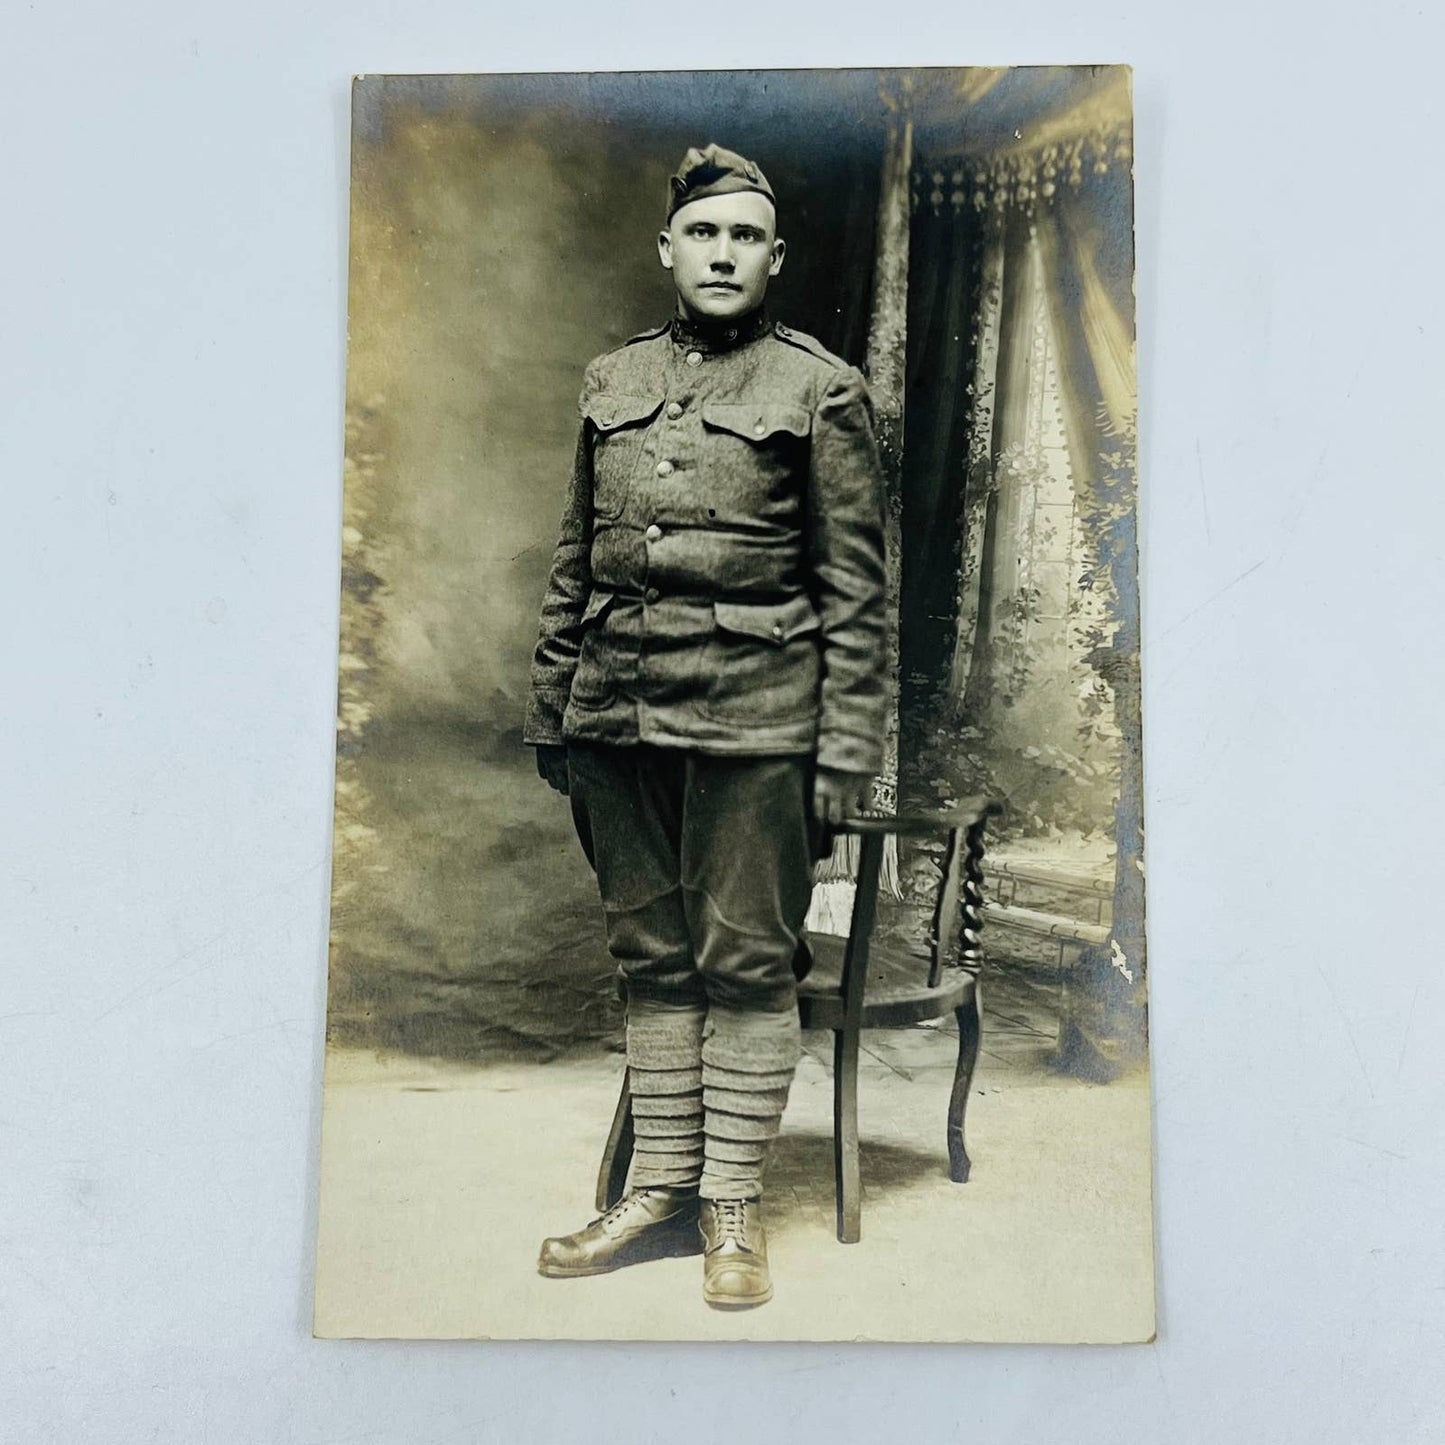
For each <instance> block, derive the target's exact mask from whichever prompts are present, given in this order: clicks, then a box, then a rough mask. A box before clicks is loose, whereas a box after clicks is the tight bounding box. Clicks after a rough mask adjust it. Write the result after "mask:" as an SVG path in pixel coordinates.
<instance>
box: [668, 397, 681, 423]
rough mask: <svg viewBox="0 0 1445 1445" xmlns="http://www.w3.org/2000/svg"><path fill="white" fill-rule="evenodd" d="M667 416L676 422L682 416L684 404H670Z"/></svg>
mask: <svg viewBox="0 0 1445 1445" xmlns="http://www.w3.org/2000/svg"><path fill="white" fill-rule="evenodd" d="M667 414H668V416H669V417H671V418H672V420H673V421H676V420H677V419H678V417H680V416H681V415H682V403H681V402H680V401H670V402H668V404H667Z"/></svg>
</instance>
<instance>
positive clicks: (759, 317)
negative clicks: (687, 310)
mask: <svg viewBox="0 0 1445 1445" xmlns="http://www.w3.org/2000/svg"><path fill="white" fill-rule="evenodd" d="M772 325H773V322H772V318H771V317H770V316H769V315H768V308H767V306H766V305H762V306H759V307H758V308H757V309H756V310H755V311H749V312H748V314H747V315H746V316H730V317H727V318H725V319H724V320H721V321H693V320H691V319H690V318H688V317H685V316H674V317H673V318H672V323H671V327H670V329H671V331H672V339H673V341H674V342H676V343H677V345H679V346H685V347H687V348H688V349H689V350H692V351H706V352H718V351H732V350H734V349H735V348H736V347H739V346H746V345H747V344H748V342H750V341H756V340H757V339H758V337H760V336H762V335H763V334H764V333H765V332H767V331H770V330H771V329H772Z"/></svg>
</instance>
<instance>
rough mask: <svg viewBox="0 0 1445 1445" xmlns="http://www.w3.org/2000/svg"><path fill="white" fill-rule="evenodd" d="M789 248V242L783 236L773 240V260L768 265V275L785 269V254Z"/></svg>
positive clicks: (773, 274) (774, 274)
mask: <svg viewBox="0 0 1445 1445" xmlns="http://www.w3.org/2000/svg"><path fill="white" fill-rule="evenodd" d="M787 249H788V244H787V242H786V241H784V240H783V238H782V237H781V236H779V237H778V239H777V240H776V241H774V242H773V261H772V264H771V265H770V266H769V267H768V275H769V276H776V275H777V274H778V272H779V271H781V270H782V269H783V256H784V253H785V252H786V251H787Z"/></svg>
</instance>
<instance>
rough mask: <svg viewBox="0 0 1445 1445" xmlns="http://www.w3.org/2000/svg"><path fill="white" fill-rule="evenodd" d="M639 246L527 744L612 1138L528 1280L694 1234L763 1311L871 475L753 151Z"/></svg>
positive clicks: (544, 621)
mask: <svg viewBox="0 0 1445 1445" xmlns="http://www.w3.org/2000/svg"><path fill="white" fill-rule="evenodd" d="M657 247H658V254H659V257H660V258H661V261H662V265H663V266H664V267H665V268H666V269H667V270H668V271H670V272H671V274H672V280H673V283H674V285H675V287H676V290H677V307H676V313H675V314H674V316H673V317H672V318H671V320H670V321H668V322H667V323H666V324H664V325H661V326H657V327H655V328H653V329H651V330H648V331H644V332H642V333H641V334H640V335H637V336H634V337H633V338H632V339H631V340H630V341H628V342H627V343H626V344H625V345H623V346H621V347H619V348H618V349H617V350H615V351H611V352H608V353H607V354H605V355H603V356H599V357H598V358H596V360H594V361H593V362H592V363H591V364H590V365H589V366H588V367H587V370H586V374H585V379H584V382H583V386H582V394H581V400H580V409H581V413H582V424H581V432H580V436H579V438H578V443H577V454H576V462H575V467H574V472H573V477H572V485H571V490H570V493H569V496H568V500H567V505H566V510H565V513H564V516H563V520H562V528H561V536H560V539H559V541H558V543H557V548H556V552H555V555H554V558H553V562H552V571H551V576H550V579H549V582H548V586H547V591H546V596H545V599H544V601H543V604H542V615H541V627H540V636H539V639H538V642H537V649H536V654H535V660H534V665H533V677H532V697H531V701H530V704H529V707H528V715H527V723H526V729H525V734H524V736H525V740H526V741H527V742H528V743H529V744H531V745H533V746H534V747H535V748H536V753H537V768H538V772H539V773H540V774H541V776H542V777H543V778H544V779H545V780H546V781H547V782H548V783H549V784H550V785H551V786H552V787H553V788H555V789H557V790H558V791H559V792H561V793H565V794H568V795H569V797H570V801H571V805H572V810H573V815H574V818H575V820H576V824H577V830H578V834H579V837H580V838H581V840H582V843H583V847H584V849H585V850H586V852H587V855H588V858H589V861H590V862H591V864H592V866H593V868H594V869H595V871H596V875H597V882H598V887H599V891H600V893H601V897H602V905H603V911H604V916H605V921H606V929H607V942H608V948H609V951H610V952H611V954H612V956H613V957H614V959H615V960H616V962H617V965H618V969H619V972H620V975H621V980H622V985H623V991H624V993H625V996H626V1000H627V1024H626V1043H627V1067H628V1071H629V1080H630V1084H631V1089H632V1095H633V1113H634V1122H635V1129H636V1153H635V1156H634V1161H633V1170H632V1176H631V1180H630V1185H631V1188H630V1192H629V1193H628V1194H627V1195H626V1197H625V1198H624V1199H623V1200H622V1201H621V1202H620V1203H619V1204H618V1205H616V1206H615V1207H614V1208H613V1209H611V1210H609V1211H608V1212H607V1213H606V1214H604V1215H603V1216H602V1217H601V1218H599V1219H595V1220H593V1221H592V1222H591V1223H590V1224H589V1225H587V1226H586V1227H585V1228H584V1229H581V1230H579V1231H577V1232H576V1233H574V1234H570V1235H566V1236H562V1237H559V1238H552V1239H548V1240H546V1241H545V1242H544V1243H543V1245H542V1253H541V1259H540V1261H539V1268H540V1270H541V1272H542V1273H543V1274H544V1275H547V1276H550V1277H552V1278H566V1277H574V1276H579V1275H590V1274H598V1273H602V1272H605V1271H607V1270H611V1269H616V1268H618V1267H619V1266H621V1265H624V1264H630V1263H634V1262H637V1261H639V1260H642V1259H648V1258H656V1257H659V1256H662V1255H668V1254H677V1253H696V1252H697V1251H698V1249H699V1248H701V1250H702V1252H703V1256H704V1271H703V1275H704V1278H703V1297H704V1299H705V1300H706V1301H707V1302H708V1303H709V1304H712V1305H714V1306H718V1307H722V1308H728V1307H732V1308H743V1307H748V1306H752V1305H759V1304H763V1303H765V1302H766V1301H767V1300H768V1299H770V1298H771V1297H772V1283H771V1279H770V1276H769V1271H768V1261H767V1246H766V1242H765V1237H764V1231H763V1225H762V1219H761V1214H760V1203H759V1202H760V1199H761V1195H762V1180H763V1163H764V1159H765V1156H766V1152H767V1149H768V1145H769V1143H770V1142H771V1140H772V1139H773V1138H774V1137H775V1136H776V1134H777V1132H778V1128H779V1124H780V1121H781V1118H782V1113H783V1108H784V1105H785V1103H786V1102H787V1096H788V1090H789V1087H790V1085H791V1082H792V1078H793V1072H794V1069H795V1067H796V1065H797V1061H798V1057H799V1052H800V1047H799V1045H800V1038H799V1027H798V1014H797V993H796V980H795V976H794V959H795V957H802V956H804V955H805V953H806V950H805V949H801V948H800V940H801V931H802V926H803V920H804V918H805V916H806V913H807V908H808V901H809V895H810V891H811V886H812V868H813V863H814V861H815V859H816V858H817V857H818V856H819V855H820V853H823V852H826V848H827V829H828V826H829V825H836V824H838V823H840V822H841V821H842V819H843V818H844V817H845V816H846V815H847V814H848V813H849V812H851V811H853V810H854V809H855V808H856V807H857V806H858V805H859V802H860V800H861V798H862V795H863V793H864V792H865V790H866V787H867V784H868V782H869V779H870V778H871V777H872V775H873V774H874V773H876V772H877V771H878V769H879V768H880V766H881V764H882V749H883V735H884V709H885V688H884V649H885V619H884V559H883V501H882V496H883V492H882V478H881V473H880V469H879V462H878V452H877V445H876V442H875V439H874V434H873V414H872V406H871V402H870V400H869V396H868V391H867V387H866V384H865V382H864V380H863V377H862V375H861V374H860V373H859V372H858V371H857V370H856V369H855V368H854V367H852V366H849V365H847V364H846V363H845V362H843V361H842V360H840V359H839V358H838V357H836V356H834V355H833V354H832V353H830V352H829V351H827V350H825V349H824V348H823V347H822V346H821V345H820V344H819V343H818V342H817V341H815V340H814V339H813V338H812V337H810V336H806V335H804V334H803V333H802V332H799V331H794V330H791V329H790V328H788V327H786V326H782V325H777V324H774V323H773V322H772V321H771V320H770V318H769V316H768V314H767V311H766V308H765V305H764V298H765V295H766V292H767V288H768V283H769V281H770V280H771V279H772V277H774V276H776V275H777V274H778V272H779V270H780V269H781V267H782V264H783V255H784V250H785V247H784V243H783V241H782V239H781V238H780V237H779V236H778V234H777V218H776V211H775V202H774V197H773V191H772V188H771V186H770V185H769V184H768V181H767V179H766V178H765V177H764V175H763V173H762V172H761V171H760V170H759V169H758V167H757V166H756V165H755V164H754V163H753V162H752V161H749V160H745V159H744V158H743V157H742V156H739V155H736V154H734V153H733V152H731V151H727V150H723V149H721V148H719V147H718V146H715V145H709V146H707V147H706V148H705V149H701V150H699V149H692V150H689V151H688V153H687V155H686V156H685V157H684V158H683V161H682V165H681V166H680V168H679V170H678V172H677V174H676V175H674V176H673V177H672V178H671V182H670V191H669V197H668V207H667V226H666V229H665V230H663V231H662V232H661V234H660V235H659V236H658V238H657Z"/></svg>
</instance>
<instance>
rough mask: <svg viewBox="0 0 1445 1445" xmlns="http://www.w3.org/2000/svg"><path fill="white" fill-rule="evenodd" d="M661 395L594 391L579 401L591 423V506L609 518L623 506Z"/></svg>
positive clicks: (616, 513)
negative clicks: (594, 392)
mask: <svg viewBox="0 0 1445 1445" xmlns="http://www.w3.org/2000/svg"><path fill="white" fill-rule="evenodd" d="M661 405H662V397H661V396H660V395H657V396H647V395H633V394H628V393H623V392H598V393H597V394H596V395H594V396H589V397H587V398H585V399H584V401H583V403H582V415H583V416H585V417H586V418H587V420H588V421H589V422H591V423H592V427H593V441H592V509H593V511H594V512H595V513H596V514H597V515H598V516H599V517H604V518H607V519H609V520H610V519H611V518H614V517H617V516H620V515H621V512H622V509H623V507H625V506H626V505H627V494H628V492H629V491H630V490H631V488H632V478H633V476H634V475H635V474H636V472H637V470H638V469H639V468H640V467H641V466H642V464H643V459H644V454H645V450H646V441H647V432H648V428H649V426H650V424H651V422H652V419H653V417H655V416H656V415H657V412H658V408H659V407H661Z"/></svg>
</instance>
